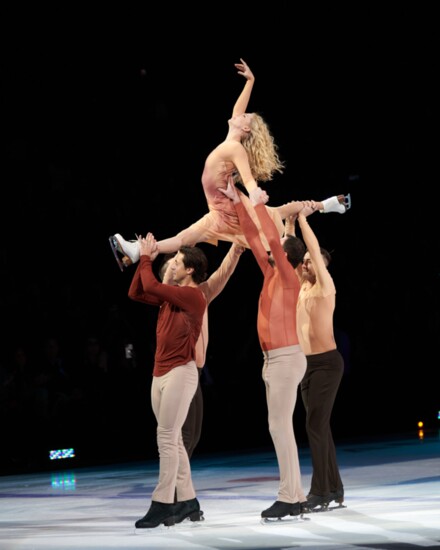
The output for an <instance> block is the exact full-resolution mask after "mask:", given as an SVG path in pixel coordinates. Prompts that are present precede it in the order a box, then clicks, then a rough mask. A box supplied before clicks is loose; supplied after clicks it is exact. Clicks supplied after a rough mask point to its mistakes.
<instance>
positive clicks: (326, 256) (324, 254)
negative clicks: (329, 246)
mask: <svg viewBox="0 0 440 550" xmlns="http://www.w3.org/2000/svg"><path fill="white" fill-rule="evenodd" d="M320 251H321V256H322V257H323V258H324V261H325V266H326V267H328V265H329V263H330V262H331V261H332V256H331V254H330V252H329V251H328V250H326V249H325V248H322V247H321V248H320Z"/></svg>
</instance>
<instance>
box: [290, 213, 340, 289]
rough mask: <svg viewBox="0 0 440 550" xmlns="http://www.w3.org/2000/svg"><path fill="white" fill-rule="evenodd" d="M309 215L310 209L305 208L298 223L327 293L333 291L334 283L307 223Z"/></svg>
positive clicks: (318, 276)
mask: <svg viewBox="0 0 440 550" xmlns="http://www.w3.org/2000/svg"><path fill="white" fill-rule="evenodd" d="M309 214H310V207H309V206H306V207H304V210H303V211H301V212H300V213H299V214H298V223H299V227H300V229H301V234H302V238H303V240H304V243H305V245H306V247H307V250H308V252H309V254H310V258H311V260H312V262H313V267H314V270H315V274H316V280H317V282H318V283H319V285H320V286H321V288H322V289H323V290H324V292H325V291H326V290H327V289H328V290H332V289H333V287H334V283H333V279H332V278H331V275H330V273H329V272H328V269H327V267H326V265H325V262H324V258H323V257H322V254H321V247H320V245H319V241H318V239H317V237H316V235H315V233H314V232H313V230H312V228H311V227H310V225H309V223H308V221H307V218H306V216H308V215H309Z"/></svg>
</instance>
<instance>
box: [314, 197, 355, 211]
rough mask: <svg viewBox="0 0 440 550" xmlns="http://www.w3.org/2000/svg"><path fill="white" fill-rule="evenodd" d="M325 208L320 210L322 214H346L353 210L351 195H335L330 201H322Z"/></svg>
mask: <svg viewBox="0 0 440 550" xmlns="http://www.w3.org/2000/svg"><path fill="white" fill-rule="evenodd" d="M322 204H323V205H324V208H323V209H322V210H320V212H321V214H328V213H329V212H338V213H339V214H345V212H347V210H350V208H351V195H350V193H349V194H348V195H345V196H344V195H335V196H334V197H330V198H329V199H325V200H323V201H322Z"/></svg>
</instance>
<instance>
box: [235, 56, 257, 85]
mask: <svg viewBox="0 0 440 550" xmlns="http://www.w3.org/2000/svg"><path fill="white" fill-rule="evenodd" d="M240 61H241V63H235V64H234V65H235V68H236V69H238V74H241V75H242V76H244V77H245V79H246V80H252V81H254V80H255V77H254V74H253V73H252V71H251V70H250V68H249V66H248V64H247V63H246V62H245V61H244V60H243V59H241V58H240Z"/></svg>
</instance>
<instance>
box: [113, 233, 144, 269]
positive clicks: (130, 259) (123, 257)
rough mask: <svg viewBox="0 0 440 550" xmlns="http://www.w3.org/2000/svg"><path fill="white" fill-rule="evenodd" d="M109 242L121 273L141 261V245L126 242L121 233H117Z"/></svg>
mask: <svg viewBox="0 0 440 550" xmlns="http://www.w3.org/2000/svg"><path fill="white" fill-rule="evenodd" d="M108 240H109V243H110V247H111V249H112V252H113V255H114V257H115V259H116V262H117V264H118V266H119V269H120V270H121V271H124V268H126V267H128V266H130V265H132V264H135V263H136V262H138V261H139V245H138V243H137V241H126V240H125V239H124V238H123V237H122V236H121V235H120V234H119V233H115V234H114V235H112V236H111V237H109V239H108Z"/></svg>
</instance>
